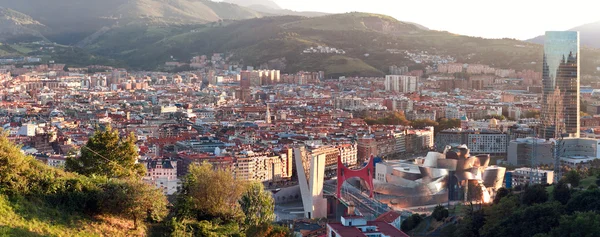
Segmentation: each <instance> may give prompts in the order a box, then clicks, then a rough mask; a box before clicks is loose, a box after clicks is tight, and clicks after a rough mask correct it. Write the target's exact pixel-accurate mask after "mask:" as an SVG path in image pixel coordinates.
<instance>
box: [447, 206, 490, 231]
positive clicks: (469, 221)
mask: <svg viewBox="0 0 600 237" xmlns="http://www.w3.org/2000/svg"><path fill="white" fill-rule="evenodd" d="M484 222H485V215H484V212H483V210H477V211H471V212H469V213H467V214H466V216H465V217H464V218H463V220H462V221H461V222H460V224H458V226H457V227H456V231H455V232H454V236H461V237H477V236H480V234H479V229H480V228H481V227H482V226H483V225H484Z"/></svg>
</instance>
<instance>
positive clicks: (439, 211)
mask: <svg viewBox="0 0 600 237" xmlns="http://www.w3.org/2000/svg"><path fill="white" fill-rule="evenodd" d="M449 214H450V213H449V212H448V209H446V208H445V207H444V206H442V205H437V206H436V207H435V208H434V209H433V212H432V213H431V217H433V218H434V219H435V220H436V221H441V220H443V219H444V218H446V217H448V216H449Z"/></svg>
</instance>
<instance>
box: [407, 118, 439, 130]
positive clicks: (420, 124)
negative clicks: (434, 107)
mask: <svg viewBox="0 0 600 237" xmlns="http://www.w3.org/2000/svg"><path fill="white" fill-rule="evenodd" d="M411 124H412V127H414V128H418V129H423V128H426V127H435V126H438V125H439V124H438V123H437V122H436V121H433V120H431V119H417V120H414V121H412V122H411Z"/></svg>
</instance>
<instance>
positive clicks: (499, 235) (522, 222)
mask: <svg viewBox="0 0 600 237" xmlns="http://www.w3.org/2000/svg"><path fill="white" fill-rule="evenodd" d="M504 200H510V199H504ZM504 200H503V201H501V202H500V203H503V202H504ZM563 213H564V206H562V205H561V204H560V203H558V202H545V203H541V204H534V205H533V206H528V207H521V208H516V209H515V210H514V211H513V212H512V213H507V215H505V216H501V217H498V220H494V221H493V222H492V223H489V221H490V220H487V222H486V224H485V225H484V227H483V229H482V234H483V235H484V236H488V237H504V236H535V235H536V234H543V233H548V232H550V230H552V228H555V227H557V226H558V225H559V220H560V217H561V215H562V214H563ZM494 214H498V213H490V216H491V215H494Z"/></svg>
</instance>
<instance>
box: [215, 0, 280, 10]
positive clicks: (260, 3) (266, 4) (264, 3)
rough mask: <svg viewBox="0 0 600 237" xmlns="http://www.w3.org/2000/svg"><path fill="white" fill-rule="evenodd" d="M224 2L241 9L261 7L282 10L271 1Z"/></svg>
mask: <svg viewBox="0 0 600 237" xmlns="http://www.w3.org/2000/svg"><path fill="white" fill-rule="evenodd" d="M224 2H228V3H233V4H236V5H240V6H242V7H252V6H263V7H267V8H270V9H273V10H283V8H281V7H280V6H279V5H277V3H275V2H274V1H272V0H225V1H224Z"/></svg>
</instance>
